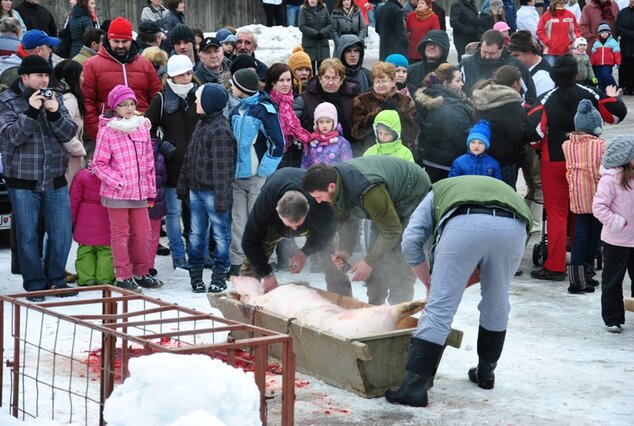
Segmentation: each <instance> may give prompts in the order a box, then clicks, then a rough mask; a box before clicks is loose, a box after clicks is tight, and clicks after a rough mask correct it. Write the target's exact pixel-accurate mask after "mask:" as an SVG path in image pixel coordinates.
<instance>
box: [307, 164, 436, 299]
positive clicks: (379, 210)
mask: <svg viewBox="0 0 634 426" xmlns="http://www.w3.org/2000/svg"><path fill="white" fill-rule="evenodd" d="M302 188H303V189H304V191H306V192H308V193H309V194H310V195H311V196H312V197H313V198H314V199H315V200H316V201H317V202H318V203H322V202H326V203H330V204H332V206H333V208H334V209H335V211H336V213H337V217H338V219H339V223H340V228H339V237H340V243H339V250H337V251H336V252H335V254H334V255H333V262H334V263H335V265H336V266H338V267H339V268H343V267H344V265H346V264H347V262H348V259H349V258H350V254H351V253H352V249H353V248H354V245H355V243H356V242H357V241H358V236H359V221H360V220H361V219H370V220H371V221H372V227H371V234H370V244H369V247H368V253H367V255H366V257H365V258H364V259H363V260H360V261H358V262H357V263H355V264H354V265H353V266H352V268H351V271H352V272H353V273H354V276H353V277H352V281H365V282H366V283H367V293H368V302H369V303H371V304H373V305H381V304H383V303H384V302H385V299H386V298H387V300H388V302H389V303H390V304H396V303H401V302H405V301H409V300H412V298H413V296H414V282H415V280H416V277H415V276H414V274H413V273H412V271H411V270H410V269H409V267H408V265H407V263H406V262H405V260H404V259H403V254H402V252H401V237H402V235H403V230H404V229H405V226H407V222H408V220H409V217H410V215H411V214H412V213H413V212H414V210H415V209H416V206H417V205H418V204H419V203H420V202H421V201H422V199H423V198H424V197H425V195H426V194H427V193H428V192H429V190H430V189H431V183H430V180H429V176H427V173H425V171H424V170H423V169H422V168H420V166H418V165H417V164H416V163H412V162H409V161H405V160H401V159H399V158H393V157H390V156H369V157H361V158H356V159H353V160H350V161H346V162H343V163H340V164H337V165H335V166H334V167H333V166H326V165H324V164H316V165H314V166H312V167H310V168H309V169H308V170H307V171H306V174H305V175H304V178H303V180H302Z"/></svg>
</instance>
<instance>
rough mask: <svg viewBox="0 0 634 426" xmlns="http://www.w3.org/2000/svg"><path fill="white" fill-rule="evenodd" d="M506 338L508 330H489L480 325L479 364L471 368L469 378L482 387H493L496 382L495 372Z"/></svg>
mask: <svg viewBox="0 0 634 426" xmlns="http://www.w3.org/2000/svg"><path fill="white" fill-rule="evenodd" d="M505 338H506V330H504V331H489V330H487V329H485V328H482V326H480V329H479V331H478V357H479V361H478V366H477V367H473V368H471V369H470V370H469V379H470V380H471V381H472V382H473V383H477V384H478V386H479V387H481V388H482V389H493V386H494V384H495V374H494V373H493V372H494V371H495V367H496V366H497V363H498V360H499V359H500V355H502V348H504V339H505Z"/></svg>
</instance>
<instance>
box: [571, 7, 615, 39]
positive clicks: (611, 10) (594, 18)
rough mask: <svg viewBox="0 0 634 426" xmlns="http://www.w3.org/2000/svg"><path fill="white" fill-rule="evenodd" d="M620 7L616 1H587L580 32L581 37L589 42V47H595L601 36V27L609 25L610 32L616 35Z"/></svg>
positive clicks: (580, 23)
mask: <svg viewBox="0 0 634 426" xmlns="http://www.w3.org/2000/svg"><path fill="white" fill-rule="evenodd" d="M618 14H619V5H618V4H617V3H616V1H615V0H587V3H586V5H585V6H584V7H583V10H582V11H581V19H580V20H579V31H580V33H581V37H583V38H585V39H586V40H587V41H588V46H594V42H595V41H596V40H597V36H598V34H599V25H601V24H607V25H608V27H610V32H611V33H612V34H616V17H617V16H618Z"/></svg>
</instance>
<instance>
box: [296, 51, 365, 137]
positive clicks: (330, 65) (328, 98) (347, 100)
mask: <svg viewBox="0 0 634 426" xmlns="http://www.w3.org/2000/svg"><path fill="white" fill-rule="evenodd" d="M358 94H359V83H357V82H356V81H354V80H352V79H350V78H347V77H346V69H345V67H344V66H343V64H342V63H341V61H340V60H339V59H336V58H328V59H325V60H324V61H323V62H322V63H321V65H320V67H319V72H318V74H317V75H316V76H315V77H313V78H311V79H310V80H309V81H308V83H307V84H306V89H304V91H303V92H302V94H301V95H300V96H299V97H298V98H297V99H295V103H294V104H293V109H294V110H295V114H297V116H298V117H299V119H300V121H301V123H302V127H303V128H304V129H306V130H308V131H309V132H312V130H313V126H314V117H313V113H314V112H315V108H317V105H319V104H320V103H322V102H330V103H331V104H333V105H334V106H335V108H337V116H338V117H339V123H340V124H341V127H342V128H343V136H344V137H345V138H346V139H348V140H351V139H352V136H351V132H352V109H353V106H354V99H355V97H356V96H357V95H358ZM353 149H354V146H353Z"/></svg>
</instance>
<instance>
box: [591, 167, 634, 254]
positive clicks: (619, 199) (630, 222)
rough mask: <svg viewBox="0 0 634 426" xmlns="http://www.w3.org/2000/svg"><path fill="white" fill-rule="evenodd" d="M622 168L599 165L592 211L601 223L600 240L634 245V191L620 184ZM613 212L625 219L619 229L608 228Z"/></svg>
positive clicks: (612, 220)
mask: <svg viewBox="0 0 634 426" xmlns="http://www.w3.org/2000/svg"><path fill="white" fill-rule="evenodd" d="M622 170H623V169H622V168H621V167H616V168H614V169H604V168H603V167H601V180H600V181H599V187H598V188H597V193H596V194H595V196H594V200H593V202H592V213H593V214H594V216H595V217H596V218H597V219H599V221H601V223H603V230H602V231H601V240H602V241H605V242H606V243H608V244H612V245H614V246H620V247H634V191H633V190H626V189H623V187H622V186H621V184H620V181H621V171H622ZM630 185H632V183H630ZM615 214H618V215H620V216H622V217H623V218H624V219H625V227H624V228H623V229H621V230H619V231H612V230H611V229H610V226H612V225H613V223H614V218H615Z"/></svg>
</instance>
